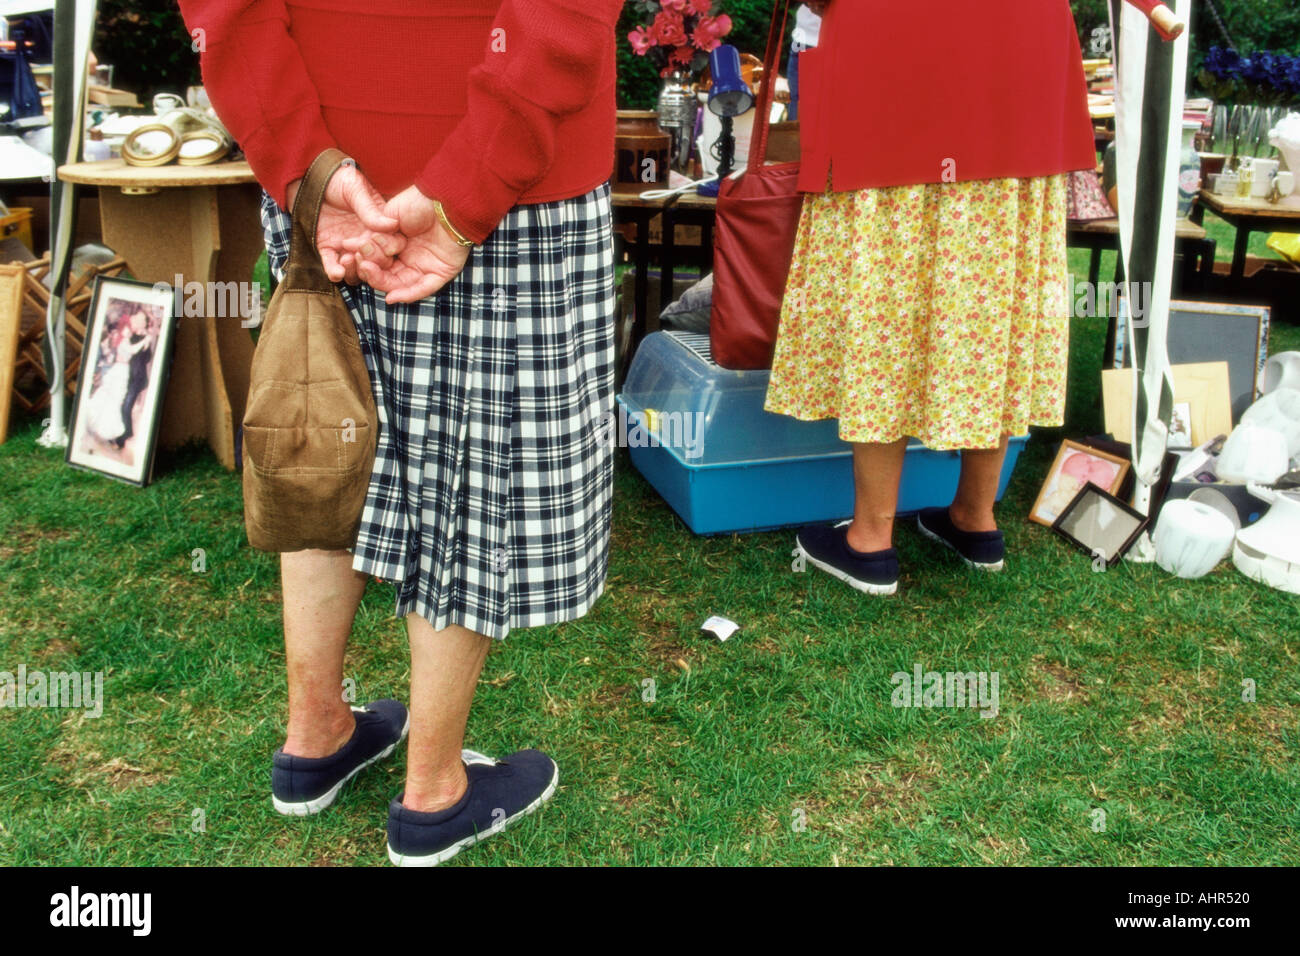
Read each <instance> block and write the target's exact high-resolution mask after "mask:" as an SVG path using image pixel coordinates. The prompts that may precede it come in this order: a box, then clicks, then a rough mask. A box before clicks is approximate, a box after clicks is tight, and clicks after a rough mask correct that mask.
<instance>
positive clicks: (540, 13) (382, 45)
mask: <svg viewBox="0 0 1300 956" xmlns="http://www.w3.org/2000/svg"><path fill="white" fill-rule="evenodd" d="M622 6H623V5H622V3H621V2H618V0H592V2H582V0H368V2H366V3H364V4H359V3H352V2H349V0H180V7H181V13H182V14H183V16H184V18H185V23H186V25H187V26H188V27H189V29H190V33H191V36H192V38H193V39H194V43H195V45H196V46H198V48H199V50H200V64H201V66H202V70H203V82H204V85H205V87H206V89H207V91H208V95H209V97H210V98H211V100H212V105H213V107H214V108H215V109H216V111H217V114H218V115H219V116H220V117H221V120H222V122H224V123H225V124H226V126H227V127H228V128H229V130H230V132H231V135H232V136H234V138H235V139H236V140H237V141H238V142H239V144H240V146H242V147H243V149H244V153H245V154H246V155H247V156H248V161H249V164H250V165H251V166H252V167H253V172H254V173H256V175H257V178H258V180H259V181H260V182H261V183H262V185H263V186H264V187H265V188H266V190H267V192H269V193H270V194H271V197H272V198H273V199H275V201H276V202H277V203H279V204H280V205H281V206H282V207H283V206H284V205H285V193H286V187H287V186H288V184H289V183H290V182H292V181H293V180H295V179H297V178H299V177H301V176H302V175H303V173H305V172H306V170H307V166H308V165H309V164H310V163H311V161H312V159H313V158H314V157H315V156H316V155H317V154H318V153H319V152H320V151H321V150H322V149H325V148H326V147H329V146H337V147H338V148H339V149H341V150H343V152H345V153H347V154H348V155H350V156H352V157H353V158H355V159H356V161H357V164H358V165H359V166H360V167H361V170H362V172H364V173H365V174H366V176H367V177H368V178H369V179H370V181H371V182H373V183H374V184H375V187H376V188H377V189H378V190H379V191H380V192H381V193H383V194H384V195H385V196H391V195H393V194H395V193H397V192H400V191H401V190H402V189H405V188H406V187H407V186H410V185H412V184H414V185H415V186H416V187H417V188H419V190H420V191H421V192H422V193H424V194H425V195H427V196H430V197H433V198H435V199H440V200H442V203H443V206H444V208H445V210H446V213H447V217H448V218H449V219H450V220H451V222H452V224H453V225H454V226H455V227H456V228H457V229H458V230H460V231H461V232H462V233H464V234H465V235H466V236H468V237H469V238H471V239H474V240H475V241H480V242H481V241H482V240H483V239H484V238H486V237H487V235H488V234H489V233H490V232H492V230H493V229H495V228H496V226H497V223H499V222H500V221H501V217H502V216H504V215H505V213H506V212H507V211H509V209H510V208H511V207H512V206H514V205H516V204H519V203H539V202H549V201H551V200H556V199H567V198H569V197H572V196H579V195H582V194H583V193H585V192H587V191H589V190H591V189H593V188H595V187H596V186H598V185H600V184H601V183H602V182H604V181H605V180H606V179H608V178H609V176H610V173H611V170H612V168H613V156H614V108H615V107H614V87H615V76H614V25H615V22H616V21H617V19H618V15H619V12H620V10H621V9H622Z"/></svg>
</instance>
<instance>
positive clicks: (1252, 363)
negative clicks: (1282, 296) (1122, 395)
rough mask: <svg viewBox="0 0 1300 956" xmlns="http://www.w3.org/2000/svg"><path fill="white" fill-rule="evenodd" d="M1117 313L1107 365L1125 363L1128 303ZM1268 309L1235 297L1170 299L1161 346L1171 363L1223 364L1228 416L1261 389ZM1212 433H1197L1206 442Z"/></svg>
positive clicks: (1124, 365) (1244, 406) (1234, 416)
mask: <svg viewBox="0 0 1300 956" xmlns="http://www.w3.org/2000/svg"><path fill="white" fill-rule="evenodd" d="M1118 312H1119V314H1118V315H1117V316H1116V319H1115V321H1116V326H1115V352H1114V355H1113V356H1112V367H1114V368H1127V367H1128V366H1129V365H1130V364H1131V362H1130V361H1129V354H1128V323H1129V304H1128V300H1127V299H1126V298H1123V297H1121V298H1120V300H1119V309H1118ZM1270 313H1271V310H1270V309H1269V307H1268V306H1263V305H1239V304H1237V303H1235V302H1193V301H1187V300H1183V299H1174V300H1173V301H1172V302H1170V303H1169V331H1168V334H1167V345H1166V348H1167V349H1168V352H1169V364H1170V365H1196V364H1200V363H1204V362H1220V361H1223V362H1227V363H1228V396H1229V401H1230V402H1231V405H1232V421H1234V422H1237V421H1240V420H1241V413H1242V412H1244V411H1245V410H1246V409H1247V408H1249V407H1250V405H1251V403H1252V402H1254V401H1255V400H1256V399H1257V398H1259V397H1260V395H1261V394H1262V393H1261V391H1260V385H1261V384H1262V383H1263V380H1264V364H1265V363H1266V362H1267V361H1268V332H1269V325H1270ZM1213 437H1214V436H1213V435H1206V436H1204V437H1202V438H1199V440H1200V441H1208V440H1209V439H1211V438H1213Z"/></svg>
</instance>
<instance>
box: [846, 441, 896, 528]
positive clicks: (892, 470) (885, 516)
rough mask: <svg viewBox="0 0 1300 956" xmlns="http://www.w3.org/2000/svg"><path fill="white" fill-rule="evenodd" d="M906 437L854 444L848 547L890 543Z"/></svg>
mask: <svg viewBox="0 0 1300 956" xmlns="http://www.w3.org/2000/svg"><path fill="white" fill-rule="evenodd" d="M906 450H907V439H906V438H900V439H899V440H898V441H892V442H854V444H853V523H852V524H851V525H849V534H848V540H849V547H850V548H853V549H854V550H855V551H868V552H869V551H883V550H885V549H886V548H890V547H893V534H894V513H895V512H896V511H897V510H898V481H899V479H900V478H901V477H902V475H903V454H904V452H906Z"/></svg>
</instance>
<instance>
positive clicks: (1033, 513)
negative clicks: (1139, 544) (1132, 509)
mask: <svg viewBox="0 0 1300 956" xmlns="http://www.w3.org/2000/svg"><path fill="white" fill-rule="evenodd" d="M1128 469H1129V463H1128V461H1127V460H1126V459H1124V458H1119V457H1117V456H1115V455H1108V454H1107V453H1106V452H1104V451H1098V450H1097V449H1096V448H1089V447H1088V446H1087V445H1080V444H1079V443H1078V442H1073V441H1068V440H1067V441H1063V442H1061V448H1060V450H1059V451H1058V452H1057V453H1056V460H1055V461H1053V462H1052V467H1051V468H1050V469H1049V470H1048V472H1047V478H1046V480H1045V481H1044V482H1043V487H1042V489H1041V490H1040V491H1039V492H1038V499H1037V500H1036V501H1035V502H1034V506H1033V507H1032V508H1031V509H1029V520H1030V521H1036V522H1037V523H1038V524H1041V525H1046V526H1047V527H1049V528H1050V527H1051V526H1052V523H1053V522H1054V521H1056V519H1057V516H1059V515H1060V513H1061V512H1062V511H1064V510H1065V507H1066V505H1068V504H1069V503H1070V502H1071V501H1073V500H1074V496H1075V495H1077V494H1078V493H1079V491H1080V490H1081V489H1082V488H1083V487H1084V486H1085V485H1096V486H1097V487H1098V488H1101V489H1102V490H1103V491H1107V492H1109V493H1110V494H1112V495H1113V494H1116V493H1117V492H1118V491H1119V487H1120V485H1122V484H1123V483H1124V477H1125V476H1126V475H1127V474H1128Z"/></svg>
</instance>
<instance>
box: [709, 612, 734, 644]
mask: <svg viewBox="0 0 1300 956" xmlns="http://www.w3.org/2000/svg"><path fill="white" fill-rule="evenodd" d="M700 630H701V631H707V632H708V633H710V634H712V635H713V636H714V637H716V638H717V639H718V640H720V641H725V640H726V639H727V638H729V637H731V635H732V634H735V633H736V632H737V631H738V630H740V625H739V624H737V623H736V622H735V621H732V620H728V619H727V618H725V617H721V616H720V615H717V614H714V615H713V616H712V617H710V618H709V619H708V620H707V621H705V622H704V623H703V624H701V625H700Z"/></svg>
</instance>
